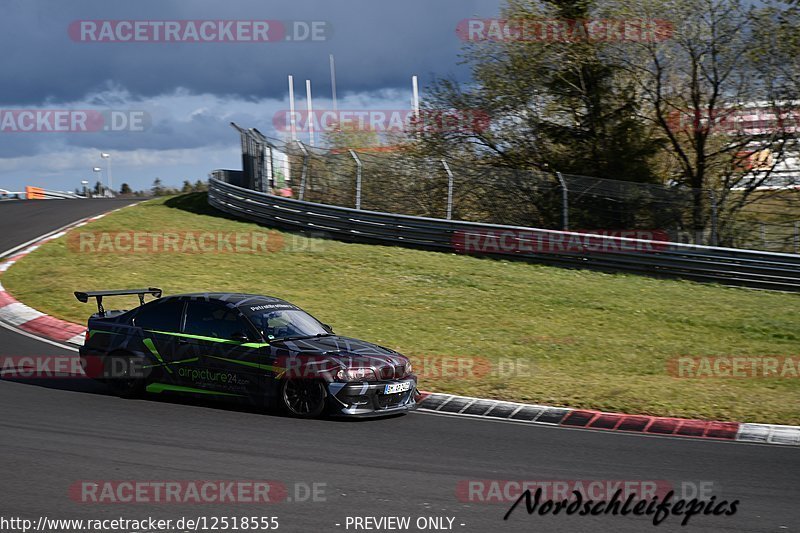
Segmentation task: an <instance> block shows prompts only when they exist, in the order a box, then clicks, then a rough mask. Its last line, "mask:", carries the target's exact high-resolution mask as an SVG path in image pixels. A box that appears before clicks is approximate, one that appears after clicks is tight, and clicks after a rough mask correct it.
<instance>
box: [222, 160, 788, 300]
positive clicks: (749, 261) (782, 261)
mask: <svg viewBox="0 0 800 533" xmlns="http://www.w3.org/2000/svg"><path fill="white" fill-rule="evenodd" d="M226 178H227V174H226V171H215V172H213V173H212V178H211V179H210V181H209V192H208V202H209V204H210V205H212V206H213V207H215V208H217V209H219V210H221V211H224V212H226V213H229V214H231V215H235V216H237V217H240V218H244V219H247V220H251V221H254V222H258V223H261V224H264V225H267V226H272V227H278V228H282V229H287V230H293V231H303V232H311V233H315V234H323V235H325V236H327V237H332V238H336V239H340V240H346V241H355V242H366V243H377V244H390V245H399V246H408V247H415V248H425V249H430V250H439V251H447V252H451V253H452V252H464V253H476V252H474V251H471V250H469V249H468V248H469V247H466V249H465V247H464V246H463V245H462V244H463V243H464V242H469V241H470V240H473V241H474V240H476V239H477V240H478V241H480V240H481V239H485V238H486V236H487V235H493V236H496V237H502V238H504V239H506V240H507V241H508V240H514V239H516V243H512V245H511V246H509V247H507V248H506V250H507V251H506V252H502V253H496V252H492V251H488V252H487V251H486V250H484V251H481V252H480V255H491V256H501V257H504V258H509V257H515V258H520V259H524V260H528V261H531V262H536V263H543V264H549V265H556V266H562V267H572V268H588V269H594V270H601V271H606V272H623V273H624V272H628V273H636V274H646V275H651V276H661V277H671V278H682V279H690V280H695V281H702V282H713V283H721V284H725V285H737V286H743V287H750V288H757V289H769V290H781V291H792V292H800V255H794V254H780V253H772V252H760V251H752V250H740V249H734V248H718V247H710V246H697V245H690V244H681V243H671V242H664V241H650V240H643V239H629V238H622V237H616V236H602V235H593V234H584V233H574V232H564V231H555V230H543V229H536V228H526V227H517V226H501V225H496V224H478V223H473V222H462V221H453V220H444V219H436V218H424V217H415V216H408V215H397V214H391V213H380V212H375V211H364V210H358V209H350V208H345V207H337V206H330V205H323V204H316V203H311V202H304V201H301V200H294V199H289V198H281V197H278V196H272V195H269V194H266V193H262V192H257V191H253V190H250V189H245V188H242V187H238V186H236V185H232V184H230V183H226V182H225V181H222V180H225V179H226ZM535 242H539V243H541V242H545V243H557V242H578V243H584V244H585V243H588V242H591V243H594V244H599V246H594V245H592V246H588V245H584V246H583V247H582V248H579V249H576V248H575V247H574V246H572V247H570V248H569V249H567V250H561V251H559V250H558V249H557V248H558V247H555V248H556V250H554V251H552V250H551V251H547V252H541V251H535V250H533V248H534V247H533V246H532V243H535ZM597 248H600V250H601V251H598V250H597Z"/></svg>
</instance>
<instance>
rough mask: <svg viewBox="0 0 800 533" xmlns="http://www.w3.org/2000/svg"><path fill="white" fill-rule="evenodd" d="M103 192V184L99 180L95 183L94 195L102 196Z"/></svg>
mask: <svg viewBox="0 0 800 533" xmlns="http://www.w3.org/2000/svg"><path fill="white" fill-rule="evenodd" d="M102 194H103V184H102V183H100V182H99V181H98V182H97V183H95V184H94V195H95V196H101V195H102Z"/></svg>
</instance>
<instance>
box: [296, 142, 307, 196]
mask: <svg viewBox="0 0 800 533" xmlns="http://www.w3.org/2000/svg"><path fill="white" fill-rule="evenodd" d="M295 142H296V143H297V146H299V147H300V150H301V151H302V152H303V171H302V172H301V173H300V193H299V194H298V195H297V198H298V199H300V200H302V199H303V197H304V196H305V194H306V179H307V177H308V150H306V147H305V145H304V144H303V143H302V142H300V139H297V140H296V141H295Z"/></svg>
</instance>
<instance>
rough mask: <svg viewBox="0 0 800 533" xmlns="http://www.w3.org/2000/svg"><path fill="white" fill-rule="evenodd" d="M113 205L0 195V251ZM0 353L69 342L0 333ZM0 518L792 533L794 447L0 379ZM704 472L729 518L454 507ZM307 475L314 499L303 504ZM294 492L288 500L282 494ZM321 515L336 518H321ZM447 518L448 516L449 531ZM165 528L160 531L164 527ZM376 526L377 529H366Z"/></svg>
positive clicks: (35, 351)
mask: <svg viewBox="0 0 800 533" xmlns="http://www.w3.org/2000/svg"><path fill="white" fill-rule="evenodd" d="M120 205H121V204H120V203H119V202H115V201H100V200H96V201H46V202H45V201H43V202H9V203H4V204H0V252H2V251H4V250H6V249H8V248H11V247H13V246H15V245H17V244H20V243H23V242H26V241H28V240H30V239H32V238H34V237H36V236H38V235H41V234H44V233H47V232H48V231H51V230H53V229H56V228H59V227H61V226H63V225H65V224H67V223H69V222H72V221H74V220H76V219H78V218H82V217H85V216H89V215H92V214H98V213H101V212H104V211H108V210H110V209H113V208H116V207H119V206H120ZM0 354H2V355H58V354H61V355H64V354H74V352H72V351H68V350H65V349H61V348H58V347H56V346H53V345H51V344H46V343H42V342H39V341H37V340H35V339H32V338H30V337H26V336H22V335H20V334H18V333H14V332H12V331H9V330H7V329H2V328H0ZM0 410H1V411H0V412H1V413H2V414H0V516H2V517H27V518H30V519H34V520H36V519H38V517H40V516H46V517H48V518H63V519H80V518H83V519H108V518H119V517H122V518H129V519H141V518H145V517H147V516H153V517H156V518H164V519H167V518H173V519H177V518H179V517H182V516H187V517H194V518H196V517H198V516H206V517H212V516H217V517H222V516H277V517H278V518H279V523H280V528H279V530H278V531H312V532H313V531H365V530H364V529H359V530H356V529H353V527H352V526H351V527H350V528H349V529H347V528H346V527H345V524H346V518H347V517H348V516H351V517H353V516H376V517H378V516H410V517H411V518H412V522H411V524H412V527H411V528H410V529H409V531H418V529H416V527H415V526H414V521H415V520H416V519H417V518H418V517H425V516H448V517H455V521H454V522H453V530H455V531H464V532H467V531H469V532H495V531H497V532H505V531H570V532H572V531H637V532H638V531H648V530H655V531H679V530H680V531H796V530H797V529H798V528H800V506H798V498H799V497H800V485H799V483H800V452H798V450H797V448H795V447H781V446H766V445H751V444H743V443H737V442H717V441H708V440H692V439H678V438H660V437H647V436H642V435H628V434H624V433H603V432H597V431H585V430H570V429H564V428H555V427H541V426H529V425H526V426H523V425H517V424H513V423H508V422H492V421H485V420H474V419H465V418H453V417H446V416H440V415H432V414H424V413H413V414H410V415H407V416H402V417H398V418H391V419H384V420H372V421H363V422H340V421H330V420H321V421H301V420H294V419H289V418H284V417H280V416H274V415H269V414H263V413H260V412H258V411H255V410H253V411H250V410H242V409H232V408H227V407H225V406H223V405H213V404H201V405H196V404H192V403H187V402H181V401H177V400H168V399H166V398H161V399H159V398H156V399H153V398H149V399H144V400H122V399H118V398H116V397H112V396H109V395H107V394H106V393H105V390H104V389H103V387H102V386H100V385H95V384H93V383H91V382H87V381H84V380H81V379H61V380H52V381H50V382H36V383H32V382H27V383H26V382H10V381H0ZM521 479H522V480H665V481H669V482H671V483H672V484H673V486H680V484H681V482H687V481H691V482H699V481H706V482H708V481H710V482H713V484H714V494H715V495H717V499H718V500H723V499H724V500H729V501H730V500H734V499H738V500H740V505H739V510H738V512H737V513H736V515H734V516H730V517H724V516H723V517H713V516H695V517H693V518H692V519H691V521H690V522H689V525H688V526H686V527H680V526H679V523H680V519H679V518H678V517H669V518H667V519H666V520H665V521H664V522H663V523H662V524H661V525H660V526H658V527H657V528H656V527H654V526H653V524H652V520H651V518H648V517H632V516H627V517H622V516H611V515H601V516H597V517H578V516H564V515H563V514H561V515H557V516H552V515H549V516H539V515H533V516H528V515H527V514H526V513H525V511H524V509H523V507H522V506H521V507H520V508H518V509H517V510H516V511H515V512H514V513H513V514H512V516H511V518H510V519H509V520H508V521H503V515H504V514H505V512H506V511H507V510H508V508H509V506H510V504H508V503H503V504H485V503H477V502H467V501H462V499H460V498H459V497H458V496H457V493H456V488H457V486H458V484H459V482H463V481H464V480H521ZM79 480H151V481H156V480H159V481H161V480H276V481H279V482H281V483H283V484H284V485H285V486H287V488H288V490H289V497H290V499H291V500H292V501H286V502H281V503H274V504H269V505H263V504H259V505H255V504H237V505H218V504H181V505H176V504H166V503H161V504H148V503H137V504H86V503H78V502H76V501H74V500H73V499H71V498H70V497H69V495H68V494H69V492H68V491H69V487H70V486H71V485H73V484H74V483H76V482H77V481H79ZM313 483H316V484H323V485H318V487H321V488H322V490H323V492H322V493H321V494H319V497H318V498H317V500H318V501H298V500H303V499H304V498H303V496H305V495H306V491H305V490H304V487H306V486H308V485H311V484H313ZM298 496H299V497H298ZM337 524H340V525H338V526H337ZM462 524H463V525H462ZM172 531H175V529H173V530H172ZM372 531H388V529H381V530H372ZM3 533H5V531H3Z"/></svg>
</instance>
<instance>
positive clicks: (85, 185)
mask: <svg viewBox="0 0 800 533" xmlns="http://www.w3.org/2000/svg"><path fill="white" fill-rule="evenodd" d="M81 185H83V196H85V197H86V198H88V197H89V189H88V188H87V187H88V186H89V182H88V181H86V180H81Z"/></svg>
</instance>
